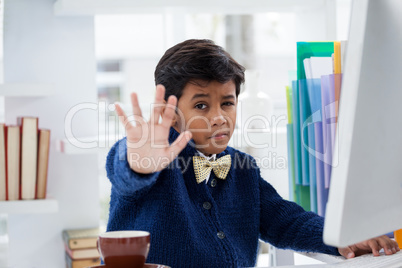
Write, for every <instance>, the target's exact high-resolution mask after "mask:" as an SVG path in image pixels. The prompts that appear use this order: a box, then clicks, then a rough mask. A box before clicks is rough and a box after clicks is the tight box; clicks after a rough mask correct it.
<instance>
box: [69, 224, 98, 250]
mask: <svg viewBox="0 0 402 268" xmlns="http://www.w3.org/2000/svg"><path fill="white" fill-rule="evenodd" d="M104 231H105V228H101V227H96V228H86V229H69V230H63V233H62V235H63V240H64V243H65V244H66V245H67V246H68V247H69V248H70V249H84V248H96V241H97V240H98V236H99V234H100V233H102V232H104Z"/></svg>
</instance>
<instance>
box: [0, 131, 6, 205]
mask: <svg viewBox="0 0 402 268" xmlns="http://www.w3.org/2000/svg"><path fill="white" fill-rule="evenodd" d="M6 168H7V166H6V125H5V124H0V201H5V200H6V199H7V181H6V176H7V172H6Z"/></svg>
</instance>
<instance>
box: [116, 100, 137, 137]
mask: <svg viewBox="0 0 402 268" xmlns="http://www.w3.org/2000/svg"><path fill="white" fill-rule="evenodd" d="M114 106H115V108H116V113H117V115H118V117H119V120H120V122H121V123H122V124H123V126H124V128H125V129H126V130H129V129H131V128H132V127H133V125H132V124H131V123H130V122H129V120H128V118H127V116H126V113H125V112H124V111H123V109H122V108H121V106H120V104H118V103H115V104H114Z"/></svg>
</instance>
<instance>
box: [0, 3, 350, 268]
mask: <svg viewBox="0 0 402 268" xmlns="http://www.w3.org/2000/svg"><path fill="white" fill-rule="evenodd" d="M246 2H247V3H246ZM5 5H6V8H5ZM7 6H8V7H9V8H7ZM350 7H351V0H303V1H295V0H270V1H268V0H265V1H262V0H252V1H245V2H243V1H210V0H204V1H202V2H201V1H179V0H175V1H158V0H148V1H145V0H144V1H124V0H116V1H95V0H91V1H89V0H88V1H79V0H58V1H54V0H39V1H35V5H34V4H33V2H30V1H27V0H5V1H4V0H0V82H1V83H8V82H15V81H17V82H21V81H22V82H26V81H25V80H28V82H31V81H35V82H36V81H37V80H38V81H39V82H43V81H45V80H49V81H51V82H52V83H53V84H55V85H57V87H60V90H59V91H58V93H56V94H55V96H50V97H46V98H42V99H40V100H38V99H34V101H32V100H26V98H23V99H21V98H16V97H13V96H11V97H7V96H6V97H4V96H2V95H3V94H1V91H0V122H6V123H10V122H11V121H12V120H14V118H15V117H16V116H20V115H22V114H21V113H22V112H26V111H28V112H30V113H32V114H33V115H36V114H35V113H36V109H38V108H37V107H43V106H46V105H48V104H49V103H50V102H52V105H51V107H52V108H55V109H57V108H59V110H60V112H59V113H57V112H56V113H55V114H53V116H55V117H57V118H58V119H57V120H58V121H57V120H54V119H50V118H48V117H49V110H44V111H42V112H41V113H39V116H40V117H41V120H42V121H41V122H43V124H44V125H45V126H47V127H49V128H52V131H53V134H52V135H53V137H52V148H51V160H50V168H49V186H48V191H49V193H51V194H53V196H54V197H55V198H56V199H57V201H58V203H59V212H58V213H59V214H60V215H62V218H61V219H62V220H56V219H53V218H51V220H50V222H51V223H52V224H53V223H54V222H56V223H55V224H56V225H57V224H58V229H57V228H56V229H57V232H59V231H60V229H64V228H72V227H83V226H85V225H93V223H94V218H95V221H96V222H99V225H105V224H106V223H107V219H108V208H109V201H110V197H109V195H110V187H111V186H110V183H109V181H108V179H107V177H106V172H105V160H106V155H107V152H108V150H109V149H110V147H111V146H112V145H113V143H114V142H115V141H116V140H118V139H119V138H121V137H123V136H124V131H123V130H122V129H121V127H120V124H119V122H118V120H117V119H116V117H115V113H114V108H113V106H112V105H111V104H113V103H115V102H120V103H122V105H123V107H124V108H125V110H126V112H127V113H130V112H131V106H130V100H129V94H130V93H131V92H133V91H135V92H137V93H138V94H139V99H140V103H141V107H142V110H143V111H144V112H143V114H144V116H145V117H146V118H148V114H149V106H150V104H151V103H152V102H153V99H154V92H155V83H154V76H153V75H154V70H155V66H156V64H157V63H158V61H159V59H160V58H161V56H162V55H163V54H164V52H165V51H166V50H167V49H168V48H170V47H171V46H173V45H175V44H177V43H179V42H182V41H184V40H186V39H192V38H202V39H204V38H206V39H212V40H213V41H214V42H215V43H216V44H217V45H220V46H222V47H223V48H225V49H226V50H227V51H228V52H229V53H230V54H231V55H232V57H233V58H234V59H235V60H237V61H238V62H239V63H240V64H242V65H243V66H244V67H246V69H247V71H246V83H245V85H244V86H243V87H242V90H241V96H240V97H241V98H243V99H241V100H242V101H243V100H244V102H242V103H244V105H246V103H248V104H249V105H250V103H251V105H253V102H252V101H251V102H250V100H248V102H247V98H248V99H252V98H253V97H254V98H255V97H256V96H257V97H260V99H264V100H265V102H263V104H262V105H261V104H257V103H255V105H254V106H255V109H256V110H255V111H254V112H255V113H261V114H264V115H266V116H267V117H269V118H270V119H272V118H276V120H277V121H276V123H275V130H276V133H275V135H276V136H275V139H273V138H272V137H271V136H270V137H269V139H271V143H270V144H269V146H265V147H264V148H259V149H256V148H249V147H247V146H243V145H239V144H237V143H236V139H237V137H238V136H239V135H240V136H241V132H239V133H237V136H236V135H235V137H234V138H233V139H232V140H234V141H232V145H233V146H235V147H238V148H240V149H242V150H244V151H246V152H248V153H250V154H252V155H253V156H255V157H259V159H262V161H261V163H260V164H261V165H263V166H262V167H261V171H262V175H263V177H264V179H266V180H267V181H269V182H270V183H271V184H272V185H273V186H274V187H275V188H276V189H277V190H278V192H279V193H280V194H281V195H282V196H283V197H284V198H287V197H288V175H287V145H286V132H285V126H286V122H287V112H286V94H285V88H286V86H287V85H289V71H292V70H296V42H298V41H334V40H337V41H340V40H347V38H348V26H349V16H350ZM4 10H6V11H4ZM25 18H26V19H25ZM80 23H81V24H82V25H84V27H81V29H80V26H79V25H80ZM64 24H69V25H70V26H69V27H71V29H73V30H72V31H75V32H73V33H74V34H77V36H81V38H82V39H85V40H79V39H77V38H78V37H75V36H71V37H70V36H69V34H70V33H71V32H69V31H70V30H69V29H70V28H68V27H65V28H63V27H64V26H63V25H64ZM38 25H39V26H38ZM71 25H74V27H76V28H73V26H71ZM62 26H63V27H62ZM30 27H32V29H30ZM40 27H42V28H40ZM55 33H57V34H59V35H57V34H55ZM88 34H89V35H90V36H89V37H88ZM92 34H93V35H92ZM5 36H6V37H8V38H6V39H3V38H4V37H5ZM16 36H17V37H19V38H15V37H16ZM21 36H24V37H23V38H20V37H21ZM32 36H37V37H35V38H37V39H35V38H33V39H32V40H36V41H38V43H37V44H36V45H35V42H32V43H29V42H28V43H29V44H28V43H27V42H24V40H31V39H29V38H31V37H32ZM25 37H26V39H24V38H25ZM56 37H57V38H59V39H60V38H64V37H68V38H71V39H69V40H72V41H71V42H70V43H69V42H65V43H64V44H61V41H58V39H56ZM7 40H8V42H7ZM86 41H88V42H89V43H88V44H86V43H85V45H86V46H85V49H84V48H83V49H81V47H84V46H83V45H82V44H84V42H86ZM41 42H43V43H41ZM45 42H47V44H48V45H49V47H52V48H50V49H49V47H47V46H45V47H44V48H43V44H44V43H45ZM80 42H81V43H80ZM70 46H71V48H69V47H70ZM24 48H32V50H29V49H28V50H26V49H25V50H24ZM77 48H78V49H77ZM41 49H43V50H41ZM46 49H47V50H49V51H50V53H49V55H50V56H48V57H47V56H46V52H48V51H44V50H46ZM77 50H78V52H76V51H77ZM37 51H39V52H40V53H39V52H37ZM7 53H8V54H7ZM41 53H42V54H41ZM63 53H65V55H64V56H63V55H62V54H63ZM69 53H70V54H69ZM88 53H93V55H92V54H91V55H89V56H88V57H87V58H85V55H88ZM7 55H17V56H15V57H14V56H8V57H7ZM18 55H19V56H18ZM69 55H70V56H69ZM83 55H84V56H83ZM39 57H43V59H40V58H39ZM52 57H53V58H52ZM58 57H60V59H59V58H58ZM63 57H64V58H63ZM68 57H70V58H73V57H77V58H76V60H80V59H82V61H81V62H78V61H76V62H74V63H71V66H69V65H68V64H66V66H67V67H65V68H70V69H69V70H70V71H71V70H77V72H78V71H79V70H81V69H80V68H81V66H80V65H85V64H88V66H90V68H92V67H93V71H94V74H93V76H91V75H92V73H91V72H92V71H91V72H89V73H85V72H82V75H86V78H85V79H87V80H85V79H84V78H82V77H80V73H78V74H77V75H75V76H74V75H73V74H72V72H70V73H69V72H68V71H66V70H67V69H65V70H64V69H63V68H64V67H60V66H59V67H57V66H56V67H54V68H52V67H49V66H52V65H57V64H56V63H57V61H58V62H60V64H64V62H65V61H67V60H68ZM80 57H81V58H80ZM92 57H93V58H94V59H93V58H92ZM15 59H17V60H15ZM40 62H44V64H45V65H43V66H44V67H43V68H42V67H37V66H41V65H40ZM7 64H8V65H7ZM5 65H7V66H11V67H12V68H10V67H8V71H7V68H6V69H5ZM46 68H48V69H46ZM57 68H60V71H59V72H57ZM41 69H43V70H44V71H43V73H41ZM45 69H46V70H45ZM3 70H4V71H3ZM53 71H54V73H52V72H53ZM19 72H20V74H19ZM50 73H52V74H50ZM39 74H40V75H39ZM54 74H56V75H54ZM56 80H57V81H56ZM84 80H85V81H84ZM55 81H56V82H55ZM60 81H63V83H61V82H60ZM66 81H67V82H66ZM70 81H72V82H71V85H70V84H68V83H70ZM45 82H47V81H45ZM61 84H68V86H69V88H68V87H67V85H65V88H63V89H61V88H62V87H63V86H61ZM88 85H89V86H90V87H94V90H95V91H91V92H90V94H89V93H88V94H89V95H86V96H84V95H85V94H86V93H87V91H86V90H85V88H87V89H88ZM74 87H76V88H77V90H76V92H74V93H70V91H71V89H72V88H74ZM78 89H80V90H81V91H78ZM90 90H93V89H90ZM81 92H82V93H85V94H84V95H83V96H80V94H81ZM247 93H249V94H248V95H247ZM61 96H63V97H61ZM88 96H90V97H88ZM59 97H60V99H59ZM7 98H8V99H7ZM62 98H64V99H63V100H61V99H62ZM70 98H71V100H70ZM86 99H89V100H90V103H93V104H94V105H96V114H93V115H91V117H90V118H91V120H87V118H86V121H85V120H81V123H79V124H78V123H77V124H78V126H79V127H78V128H77V129H78V130H75V133H78V134H81V135H82V136H88V133H89V134H90V135H95V136H96V139H97V141H98V142H99V143H98V145H99V146H98V148H96V152H95V154H94V153H93V151H91V154H90V155H91V156H88V155H89V154H87V152H86V153H84V154H82V151H80V152H79V153H78V155H79V156H77V157H75V156H74V154H75V153H76V151H74V153H71V154H73V156H72V155H70V154H66V153H65V152H64V155H63V154H61V155H60V148H59V147H60V146H58V145H59V144H63V146H65V147H66V146H68V145H69V144H68V142H66V141H65V138H66V134H65V133H66V132H65V129H64V128H63V125H62V123H63V122H62V121H63V119H64V120H65V118H66V114H67V113H68V111H69V109H70V110H71V108H72V107H74V105H76V104H78V103H80V102H83V101H84V100H86ZM67 101H70V103H67ZM33 103H35V105H37V106H30V105H31V104H33ZM58 103H62V104H63V105H65V106H66V108H65V109H64V107H63V108H61V107H60V106H59V107H56V106H57V105H58ZM44 104H45V105H44ZM63 105H62V106H63ZM261 106H262V107H261ZM261 108H264V109H263V110H261ZM258 109H260V110H258ZM39 110H40V109H39ZM88 113H89V112H88ZM83 117H84V116H83ZM88 122H90V124H89V125H88ZM11 123H12V122H11ZM260 123H261V122H260ZM271 123H272V121H271ZM57 124H59V125H61V126H58V127H56V125H57ZM237 127H238V128H239V129H241V127H242V126H241V125H240V124H239V125H238V126H237ZM263 127H264V126H263ZM271 127H272V126H271ZM271 130H272V128H271ZM271 134H272V133H271ZM240 139H241V138H240ZM101 145H102V146H101ZM75 149H76V148H74V150H75ZM92 157H95V158H96V165H95V166H94V165H92V164H91V166H89V165H86V168H84V167H83V166H84V164H82V163H84V162H85V161H90V159H92ZM91 161H92V160H91ZM264 161H265V162H264ZM52 162H53V163H52ZM85 163H86V162H85ZM91 163H92V162H91ZM83 169H86V171H85V172H84V171H83ZM69 172H71V174H70V175H69V177H68V175H64V174H62V173H66V174H69ZM73 172H76V173H77V174H78V173H79V172H84V173H85V174H86V175H87V174H91V176H96V178H97V179H96V182H95V181H92V182H91V183H88V185H86V186H82V187H81V186H80V187H78V186H77V185H78V184H79V183H82V182H83V181H84V177H83V175H82V174H78V175H77V174H73ZM72 174H73V175H72ZM54 177H56V178H57V179H58V181H57V180H56V179H55V178H54ZM72 177H76V178H75V180H71V178H72ZM70 184H71V185H72V186H70ZM66 186H67V188H68V187H71V188H72V189H73V190H76V189H77V188H82V190H80V191H77V192H76V193H75V194H74V195H75V197H74V198H75V199H74V198H73V197H71V195H70V196H67V195H66V194H65V191H67V190H66ZM91 186H92V187H91ZM94 186H95V187H94ZM84 192H85V194H84ZM89 192H94V193H93V194H92V195H91V194H89ZM81 195H82V196H81ZM88 196H91V197H88ZM93 196H97V197H99V199H97V198H96V200H95V201H94V203H90V202H89V201H88V200H92V199H93V198H92V197H93ZM87 202H88V204H89V203H90V204H89V205H88V206H87V207H85V205H84V206H83V207H82V208H81V210H80V211H79V207H80V206H81V205H82V204H87ZM88 207H89V208H90V210H91V212H93V213H94V215H92V214H91V215H90V216H88V215H85V214H86V212H85V211H88ZM77 211H79V213H77ZM71 215H73V216H71ZM29 217H30V216H26V215H23V216H15V219H14V218H13V217H9V219H8V220H9V221H8V225H9V226H8V230H9V233H10V237H11V236H13V235H14V236H15V237H17V236H18V233H19V231H20V230H21V226H18V227H15V231H14V229H13V228H14V226H12V225H13V224H15V223H17V222H18V223H20V222H23V221H27V220H28V223H27V224H26V226H30V225H31V223H29V220H31V221H32V225H33V224H34V223H37V224H41V223H42V220H41V219H37V218H33V217H32V218H29ZM80 217H81V218H82V220H81V221H79V220H77V219H78V218H80ZM86 217H90V218H91V219H90V220H89V221H86ZM1 219H2V220H1ZM88 222H90V224H89V223H88ZM83 223H84V224H83ZM1 224H3V227H2V228H0V232H1V230H3V231H4V230H6V231H7V226H6V225H7V215H4V214H2V211H1V210H0V225H1ZM15 225H16V226H17V225H18V224H15ZM43 228H45V227H43ZM56 229H55V230H56ZM38 234H41V232H40V231H39V232H38ZM55 236H57V234H52V235H49V236H48V240H49V241H53V240H55V241H56V240H57V241H56V242H57V243H60V240H61V239H60V238H59V237H58V238H57V239H56V238H54V237H55ZM32 237H33V236H32ZM0 238H1V234H0ZM23 239H26V237H22V238H21V239H20V238H15V239H14V240H12V239H11V238H10V256H11V258H10V259H11V263H17V264H18V263H19V262H21V260H18V256H19V255H18V254H19V253H16V252H17V250H15V249H13V248H12V247H11V246H12V245H13V244H14V245H17V246H20V244H21V243H22V241H23ZM34 239H36V238H31V240H32V241H33V240H34ZM13 241H16V242H13ZM56 242H55V243H56ZM44 243H45V242H44ZM52 243H53V242H52ZM0 244H1V241H0ZM27 244H29V243H27ZM32 244H33V242H32ZM50 244H51V243H49V245H50ZM45 247H47V244H46V245H45ZM0 248H1V247H0ZM22 250H23V249H22ZM40 250H41V247H40V246H38V247H37V249H36V251H37V252H38V251H40ZM55 252H56V251H55ZM35 254H36V253H35V252H33V253H29V254H26V256H28V257H29V258H31V259H32V260H38V263H40V262H41V258H40V257H33V256H35ZM55 255H57V256H56V257H54V258H53V259H57V260H58V261H60V259H62V258H63V254H62V253H60V254H59V252H58V251H57V254H55ZM38 256H40V254H39V255H38ZM28 257H27V260H28V259H29V258H28ZM265 261H266V260H263V262H265ZM42 262H43V263H55V261H54V260H52V261H49V262H45V261H42ZM0 264H1V254H0ZM0 266H1V265H0ZM41 267H46V266H41ZM48 267H55V266H51V265H49V266H48Z"/></svg>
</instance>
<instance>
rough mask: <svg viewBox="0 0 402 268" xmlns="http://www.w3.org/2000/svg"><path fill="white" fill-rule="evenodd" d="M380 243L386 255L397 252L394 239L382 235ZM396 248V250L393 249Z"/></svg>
mask: <svg viewBox="0 0 402 268" xmlns="http://www.w3.org/2000/svg"><path fill="white" fill-rule="evenodd" d="M377 240H378V244H379V245H380V246H381V247H382V248H383V249H384V252H385V254H386V255H391V254H394V253H396V249H395V245H394V244H393V241H392V240H391V239H390V238H389V237H388V236H381V237H379V238H378V239H377ZM392 248H394V250H392Z"/></svg>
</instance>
